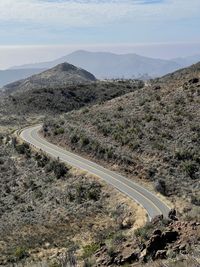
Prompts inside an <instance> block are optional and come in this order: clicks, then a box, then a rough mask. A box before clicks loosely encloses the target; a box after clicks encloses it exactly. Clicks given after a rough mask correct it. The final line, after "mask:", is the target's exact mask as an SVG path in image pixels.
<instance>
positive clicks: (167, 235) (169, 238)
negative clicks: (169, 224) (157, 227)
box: [162, 231, 179, 243]
mask: <svg viewBox="0 0 200 267" xmlns="http://www.w3.org/2000/svg"><path fill="white" fill-rule="evenodd" d="M178 236H179V233H178V232H177V231H166V232H164V233H163V234H162V239H163V241H164V242H165V243H172V242H174V241H176V240H177V238H178Z"/></svg>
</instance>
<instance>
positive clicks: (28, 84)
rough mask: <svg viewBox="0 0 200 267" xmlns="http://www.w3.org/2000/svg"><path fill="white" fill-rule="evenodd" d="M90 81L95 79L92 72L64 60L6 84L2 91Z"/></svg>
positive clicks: (10, 91)
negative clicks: (37, 72) (25, 77)
mask: <svg viewBox="0 0 200 267" xmlns="http://www.w3.org/2000/svg"><path fill="white" fill-rule="evenodd" d="M92 81H96V78H95V76H94V75H93V74H91V73H90V72H88V71H86V70H84V69H81V68H78V67H76V66H74V65H72V64H69V63H67V62H64V63H61V64H59V65H57V66H55V67H53V68H51V69H48V70H46V71H43V72H41V73H39V74H36V75H33V76H31V77H29V78H27V79H24V80H20V81H17V82H14V83H11V84H8V85H6V86H5V87H4V91H8V92H9V93H12V92H18V91H20V92H22V91H28V90H30V89H42V88H56V87H61V86H66V85H70V84H80V83H88V82H92Z"/></svg>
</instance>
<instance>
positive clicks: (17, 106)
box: [0, 80, 144, 123]
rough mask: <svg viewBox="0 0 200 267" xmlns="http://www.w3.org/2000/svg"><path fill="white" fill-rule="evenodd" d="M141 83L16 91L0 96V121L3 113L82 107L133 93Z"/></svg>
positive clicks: (14, 113) (55, 111)
mask: <svg viewBox="0 0 200 267" xmlns="http://www.w3.org/2000/svg"><path fill="white" fill-rule="evenodd" d="M143 86H144V83H143V82H142V81H137V80H130V81H112V82H111V81H108V82H103V81H95V82H85V83H81V84H77V85H75V84H74V85H65V86H64V85H62V84H61V85H58V86H55V87H53V84H51V87H46V86H45V87H44V88H37V89H36V88H35V89H28V88H27V90H25V91H24V87H20V90H19V91H17V92H15V93H14V92H13V93H12V94H9V95H6V96H4V97H2V99H0V113H1V114H2V116H1V119H0V121H2V123H3V120H4V118H5V117H6V116H7V115H9V114H10V115H11V114H12V115H16V116H18V115H19V114H21V116H22V115H28V114H29V115H30V114H38V115H41V114H42V115H47V114H60V113H62V112H68V111H71V110H73V109H79V108H81V107H83V106H88V105H92V104H95V103H101V102H104V101H106V100H110V99H112V98H115V97H118V96H121V95H123V94H126V93H129V92H133V91H135V90H137V89H140V88H142V87H143Z"/></svg>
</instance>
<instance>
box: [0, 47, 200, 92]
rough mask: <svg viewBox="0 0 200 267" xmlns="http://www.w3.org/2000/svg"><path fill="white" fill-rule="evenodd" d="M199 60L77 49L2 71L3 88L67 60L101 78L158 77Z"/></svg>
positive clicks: (0, 85)
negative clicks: (65, 54) (47, 60)
mask: <svg viewBox="0 0 200 267" xmlns="http://www.w3.org/2000/svg"><path fill="white" fill-rule="evenodd" d="M199 60H200V55H197V56H191V57H186V58H176V59H172V60H163V59H155V58H148V57H144V56H139V55H136V54H121V55H118V54H114V53H109V52H88V51H82V50H80V51H76V52H73V53H71V54H69V55H67V56H64V57H61V58H59V59H57V60H54V61H49V62H41V63H36V64H27V65H22V66H17V67H13V68H11V69H8V70H5V71H0V87H2V86H3V85H5V84H8V83H11V82H13V81H16V80H20V79H24V78H27V77H29V76H31V75H33V74H36V73H40V72H41V71H44V70H47V69H49V68H52V67H54V66H56V65H58V64H61V63H64V62H68V63H70V64H73V65H76V66H78V67H80V68H83V69H86V70H87V71H89V72H91V73H93V74H94V75H95V76H96V77H97V78H98V79H105V78H108V79H111V78H138V77H142V76H143V77H149V76H150V77H152V78H154V77H159V76H162V75H165V74H167V73H170V72H173V71H175V70H178V69H180V68H183V67H187V66H189V65H191V64H193V63H196V62H198V61H199Z"/></svg>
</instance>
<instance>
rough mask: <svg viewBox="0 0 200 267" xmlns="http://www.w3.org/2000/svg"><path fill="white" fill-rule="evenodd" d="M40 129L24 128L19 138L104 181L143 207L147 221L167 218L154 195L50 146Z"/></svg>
mask: <svg viewBox="0 0 200 267" xmlns="http://www.w3.org/2000/svg"><path fill="white" fill-rule="evenodd" d="M40 129H41V125H37V126H34V127H29V128H26V129H24V130H22V131H20V137H21V138H22V139H23V140H24V141H25V142H27V143H29V144H30V145H32V146H34V147H36V148H37V149H41V150H42V151H44V152H46V153H47V154H49V155H50V156H52V157H54V158H58V157H59V159H60V160H61V161H63V162H66V163H68V164H69V165H71V166H74V167H76V168H79V169H82V170H85V171H87V172H89V173H91V174H94V175H96V176H98V177H100V178H102V179H103V180H104V181H106V182H107V183H109V184H111V185H112V186H114V187H115V188H117V189H118V190H120V191H121V192H122V193H124V194H126V195H127V196H129V197H130V198H132V199H133V200H134V201H136V202H137V203H138V204H140V205H141V206H142V207H144V209H145V210H146V211H147V214H148V217H149V220H151V219H152V218H154V217H155V216H156V215H160V214H163V216H164V217H167V216H168V212H169V210H170V208H169V207H168V206H167V205H166V204H165V203H164V202H162V201H161V200H160V199H159V198H158V197H157V196H156V195H154V194H153V193H151V192H150V191H148V190H147V189H145V188H144V187H142V186H141V185H139V184H137V183H135V182H133V181H131V180H130V179H127V178H126V177H124V176H122V175H120V174H118V173H116V172H113V171H110V170H108V169H106V168H104V167H102V166H100V165H98V164H96V163H94V162H92V161H89V160H87V159H85V158H83V157H80V156H78V155H76V154H74V153H71V152H69V151H67V150H65V149H62V148H60V147H58V146H56V145H53V144H51V143H50V142H48V141H46V140H45V139H44V138H43V137H41V136H40V135H39V133H38V132H39V130H40Z"/></svg>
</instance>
